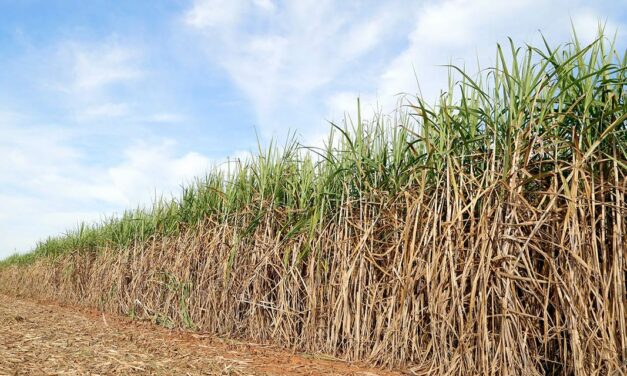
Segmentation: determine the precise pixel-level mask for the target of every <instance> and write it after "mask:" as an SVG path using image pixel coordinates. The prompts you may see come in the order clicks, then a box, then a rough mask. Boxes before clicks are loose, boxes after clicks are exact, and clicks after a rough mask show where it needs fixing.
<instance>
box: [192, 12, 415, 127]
mask: <svg viewBox="0 0 627 376" xmlns="http://www.w3.org/2000/svg"><path fill="white" fill-rule="evenodd" d="M233 3H237V5H234V4H233ZM229 4H230V5H229V6H228V7H221V4H220V2H218V1H196V2H195V3H194V5H193V6H192V7H191V8H190V9H189V10H188V11H187V12H186V13H185V14H184V17H183V21H184V23H185V24H186V25H187V26H188V27H189V28H191V29H192V30H195V31H197V32H199V33H200V34H201V35H202V39H201V43H203V45H204V47H205V51H206V54H207V57H208V58H209V59H210V60H211V61H212V62H213V63H215V64H217V65H218V66H220V67H222V68H223V69H224V70H225V71H226V72H227V73H228V74H229V76H230V77H231V79H232V80H233V82H234V83H235V84H236V85H237V86H238V87H239V88H240V89H241V90H242V91H243V92H244V93H245V94H246V95H247V96H248V97H249V98H250V100H251V103H252V105H253V107H254V109H255V111H256V114H257V116H258V118H259V121H260V128H261V131H262V134H263V135H264V136H269V135H272V134H275V135H277V134H276V133H275V131H278V130H280V131H281V132H280V133H279V134H278V136H282V133H284V131H285V127H296V126H297V124H296V123H292V124H289V125H287V124H281V123H284V122H289V121H290V118H292V115H296V117H294V118H292V120H296V121H298V122H299V121H301V120H302V119H301V118H300V117H299V116H306V115H307V114H308V113H312V114H313V113H315V114H317V115H320V112H319V111H317V110H315V108H317V107H318V106H319V105H320V103H316V102H322V103H324V101H325V99H324V98H323V96H324V94H323V93H322V92H324V91H326V90H328V87H329V86H330V85H332V84H333V83H336V84H337V82H338V81H342V80H344V79H347V80H360V79H361V80H363V81H366V80H369V79H370V78H369V77H360V76H359V73H360V72H363V68H364V66H368V67H370V66H371V65H372V63H369V62H368V61H365V60H363V59H364V58H365V57H366V56H367V55H368V54H370V53H375V52H376V49H377V48H379V47H385V46H381V44H382V43H384V42H385V40H386V38H387V37H389V36H390V35H391V34H393V33H395V32H397V31H398V30H399V29H400V30H402V27H400V28H399V27H398V26H399V25H398V24H399V20H402V19H404V18H406V17H408V16H409V15H410V14H411V12H412V9H413V8H415V6H407V5H404V6H403V5H402V3H401V2H391V3H386V4H383V3H381V4H379V3H375V2H373V3H371V4H370V5H361V4H358V3H355V2H345V3H344V2H343V3H338V2H332V1H298V2H283V3H281V4H280V5H275V4H274V3H270V2H263V4H262V6H259V5H260V2H259V1H256V2H255V1H251V2H245V1H243V2H229ZM395 7H396V8H395ZM401 7H402V8H403V12H399V11H396V10H395V9H401ZM379 63H380V62H379ZM375 64H376V63H375ZM315 123H322V124H324V120H323V119H322V118H319V119H315ZM311 124H312V121H311V119H310V120H309V121H308V122H307V124H306V125H311ZM299 129H300V130H301V132H305V133H308V132H309V130H310V129H308V127H300V128H299Z"/></svg>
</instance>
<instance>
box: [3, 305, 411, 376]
mask: <svg viewBox="0 0 627 376" xmlns="http://www.w3.org/2000/svg"><path fill="white" fill-rule="evenodd" d="M131 374H133V375H135V374H140V375H144V374H146V375H361V376H374V375H381V376H384V375H385V376H387V375H398V374H399V373H396V372H391V371H383V370H378V369H369V368H365V367H361V366H359V365H355V364H349V363H346V362H341V361H337V360H332V359H324V357H323V356H320V355H311V354H293V353H290V352H288V351H286V350H282V349H278V348H276V347H273V346H267V345H260V344H251V343H245V342H238V341H232V340H225V339H220V338H216V337H213V336H210V335H202V334H193V333H186V332H180V331H175V330H168V329H165V328H162V327H158V326H155V325H152V324H151V323H146V322H137V321H132V320H130V319H129V318H125V317H119V316H113V315H106V314H102V313H99V312H97V311H89V310H86V309H82V308H77V307H70V306H61V305H58V304H55V303H52V302H35V301H31V300H26V299H21V298H15V297H10V296H7V295H2V294H0V375H131Z"/></svg>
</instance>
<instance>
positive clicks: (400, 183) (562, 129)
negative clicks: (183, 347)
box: [0, 34, 627, 375]
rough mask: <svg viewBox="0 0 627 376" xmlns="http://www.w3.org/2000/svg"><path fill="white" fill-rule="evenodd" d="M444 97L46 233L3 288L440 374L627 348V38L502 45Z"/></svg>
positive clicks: (586, 368)
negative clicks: (621, 45)
mask: <svg viewBox="0 0 627 376" xmlns="http://www.w3.org/2000/svg"><path fill="white" fill-rule="evenodd" d="M451 69H452V71H454V72H455V77H457V78H458V80H457V81H451V82H453V84H451V86H450V87H449V88H448V90H447V91H445V92H442V94H441V95H440V96H439V98H438V100H437V102H436V103H435V105H430V104H429V103H428V102H427V101H425V100H424V99H422V98H419V97H418V98H411V99H408V100H407V102H406V103H405V104H404V105H403V106H402V107H400V108H399V109H398V111H397V112H395V113H394V114H393V115H391V116H382V115H375V116H374V117H373V118H372V119H370V120H368V121H365V120H363V119H362V118H361V111H358V114H359V115H358V118H357V119H355V121H354V122H351V121H350V119H347V120H346V121H345V122H344V124H341V125H339V126H338V125H333V127H332V131H331V132H330V135H329V139H328V140H327V142H326V146H325V147H323V148H320V149H317V148H304V147H302V146H300V145H299V144H298V143H297V141H296V140H295V139H294V138H288V142H287V143H286V144H285V145H284V146H281V147H279V146H277V145H274V144H271V145H270V146H269V147H267V148H265V149H263V148H260V150H259V152H258V154H256V155H255V156H253V157H251V158H250V159H248V160H244V161H237V162H234V163H232V164H230V165H229V167H228V169H219V170H214V171H212V172H210V173H209V174H208V175H207V176H206V177H205V178H203V179H201V180H198V181H197V182H196V183H195V184H193V185H191V186H189V187H186V188H185V189H184V190H183V192H182V195H181V196H180V198H179V199H177V200H174V201H163V200H162V201H158V202H156V203H155V205H154V206H153V207H152V208H150V209H137V210H134V211H129V212H127V213H125V214H124V215H123V216H122V217H120V218H117V219H111V220H109V221H106V222H105V223H101V224H98V225H94V226H87V225H83V226H81V227H80V228H79V229H77V230H75V231H73V232H69V233H68V234H66V235H65V236H62V237H56V238H51V239H48V240H47V241H44V242H42V243H40V244H39V245H38V246H37V247H36V249H35V250H34V251H33V252H32V253H30V254H27V255H22V256H13V257H11V258H9V259H7V260H5V261H4V262H3V263H2V264H1V265H2V267H1V268H0V282H1V283H0V289H4V290H7V291H11V292H19V293H23V294H30V295H34V296H46V297H56V298H58V299H62V300H72V301H78V302H80V303H82V304H87V305H93V306H99V307H100V308H102V309H106V310H110V311H115V312H122V313H126V314H132V315H134V316H141V317H147V318H151V319H153V320H155V321H157V322H160V323H162V324H165V325H170V326H184V327H188V328H200V329H203V330H209V331H212V332H215V333H219V334H222V335H229V336H242V337H245V338H251V339H255V340H262V341H270V342H277V343H281V344H283V345H286V346H293V347H295V348H298V349H304V350H309V351H323V352H326V353H329V354H334V355H338V356H343V357H345V358H347V359H362V360H367V361H370V362H374V363H378V364H383V365H396V366H399V365H402V366H405V367H409V368H410V369H412V370H413V371H415V372H417V373H420V372H425V373H427V372H429V373H436V374H451V373H457V374H460V373H463V374H466V373H473V374H526V375H528V374H537V375H540V374H576V375H588V374H608V373H609V372H612V371H617V370H618V369H620V367H621V366H622V365H624V364H625V362H627V316H626V315H627V311H626V306H627V290H626V283H627V258H626V252H627V240H626V239H625V236H626V235H627V224H626V222H627V221H626V219H625V218H626V216H627V205H626V204H625V194H626V190H627V180H626V179H625V176H626V173H627V111H626V101H625V99H626V93H625V87H626V84H627V76H626V75H627V73H626V71H627V54H626V53H625V51H619V50H617V49H616V48H615V46H614V42H613V41H612V40H609V39H607V38H605V37H604V36H603V35H602V34H601V35H600V37H599V39H598V40H596V41H595V42H593V43H592V44H590V45H586V46H582V45H581V44H580V43H579V41H578V40H577V38H576V36H575V37H573V40H572V41H571V43H569V44H566V45H564V46H560V47H557V48H553V47H551V46H550V45H549V44H548V43H546V42H545V44H544V46H542V47H541V48H536V47H533V46H522V47H517V46H515V45H514V44H513V43H511V44H510V45H508V46H505V47H502V46H498V48H497V54H496V61H495V65H494V67H492V68H490V69H487V70H486V71H484V72H482V73H481V74H479V75H477V76H476V77H471V76H469V75H468V74H466V73H465V72H464V71H463V70H460V69H457V68H455V67H452V68H451Z"/></svg>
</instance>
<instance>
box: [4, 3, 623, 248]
mask: <svg viewBox="0 0 627 376" xmlns="http://www.w3.org/2000/svg"><path fill="white" fill-rule="evenodd" d="M571 20H572V22H573V23H574V24H575V26H576V28H577V30H578V31H579V34H580V36H581V37H582V38H583V39H585V40H590V39H591V38H593V37H594V34H595V31H596V27H597V23H598V21H602V22H606V24H607V29H608V30H611V31H612V32H613V31H615V30H618V31H619V37H618V40H619V41H620V42H619V45H620V46H621V48H623V49H624V48H625V43H624V42H623V41H624V40H625V38H624V36H625V31H626V29H627V25H626V24H627V0H618V1H590V2H584V1H565V0H556V1H540V0H514V1H507V2H506V1H497V0H478V1H464V0H449V1H428V2H427V1H422V2H420V1H416V2H410V1H398V0H396V1H395V0H392V1H386V2H382V1H362V2H352V1H325V0H318V1H309V0H304V1H283V2H282V1H272V0H242V1H237V0H231V1H222V0H205V1H182V0H180V1H139V0H136V1H116V2H112V1H89V2H86V1H78V0H76V1H56V0H45V1H35V0H0V67H1V69H0V136H1V137H0V157H1V158H0V258H2V257H4V256H7V255H9V254H11V253H13V252H15V251H27V250H29V249H30V248H31V247H32V246H33V245H34V244H35V242H36V241H37V240H38V239H42V238H43V237H45V236H47V235H51V234H58V233H61V232H62V231H63V230H64V229H67V228H70V227H73V226H75V225H76V224H77V223H78V222H79V221H81V220H86V221H93V220H97V219H98V218H101V217H102V216H103V215H109V214H112V213H116V212H120V211H121V210H123V209H124V208H128V207H133V206H136V205H138V204H146V203H149V202H150V201H151V198H152V197H154V195H155V194H158V195H160V194H162V193H163V194H169V193H172V192H173V193H176V192H177V191H178V187H179V186H180V184H181V183H183V182H184V181H188V180H189V179H190V178H192V177H193V176H197V175H202V173H203V171H206V169H207V168H209V167H210V166H214V165H216V164H219V163H221V162H222V161H224V160H225V159H226V158H227V157H240V156H244V155H246V153H247V152H249V151H252V150H254V149H255V148H256V147H257V146H256V145H257V135H258V137H259V139H260V141H261V142H262V143H264V144H265V143H267V142H268V141H269V140H270V139H271V138H272V137H279V138H280V137H283V136H285V135H286V134H287V132H288V131H289V130H292V131H295V132H297V134H298V135H299V137H300V138H301V139H302V140H304V142H305V143H317V142H319V140H320V139H321V137H322V136H323V135H325V134H326V132H327V130H328V124H327V120H334V121H338V120H340V119H341V117H342V116H343V114H344V113H345V112H348V113H350V112H351V111H354V108H355V99H356V97H357V96H360V97H361V98H362V101H363V102H364V103H365V106H364V107H365V108H366V111H375V110H376V109H383V110H384V111H386V110H387V109H390V108H392V107H393V106H394V103H395V101H396V99H397V97H396V94H398V93H415V92H416V91H417V89H418V86H417V83H416V80H415V77H417V78H418V82H419V83H420V88H421V91H422V93H423V95H425V96H427V97H434V96H435V95H436V94H437V93H438V92H439V90H440V89H442V88H444V87H445V85H446V69H444V68H442V67H439V66H438V65H441V64H447V63H449V62H453V63H455V64H459V65H464V64H465V65H466V66H467V67H469V70H472V68H473V67H476V61H477V57H479V58H480V59H479V60H480V62H481V64H482V66H488V65H489V64H490V63H491V62H492V60H493V57H494V47H495V44H496V43H497V42H503V41H504V40H505V38H506V37H507V36H511V37H512V38H514V40H515V41H517V42H519V43H524V42H532V43H533V42H537V41H538V38H539V33H538V30H542V32H543V33H544V34H545V35H546V36H547V37H548V38H549V39H550V40H552V41H554V42H556V43H558V42H565V41H567V40H568V38H569V34H570V23H571Z"/></svg>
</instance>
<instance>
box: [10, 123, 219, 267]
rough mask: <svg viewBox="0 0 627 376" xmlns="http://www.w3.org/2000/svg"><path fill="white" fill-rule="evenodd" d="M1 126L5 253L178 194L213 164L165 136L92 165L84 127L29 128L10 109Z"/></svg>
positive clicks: (123, 147) (112, 144)
mask: <svg viewBox="0 0 627 376" xmlns="http://www.w3.org/2000/svg"><path fill="white" fill-rule="evenodd" d="M0 132H1V133H2V135H3V137H2V138H1V139H0V155H2V156H3V158H2V159H0V258H2V257H3V256H7V255H8V254H9V253H11V252H13V251H14V250H16V249H17V250H18V251H26V250H28V249H30V247H32V246H33V245H34V242H35V239H41V238H43V237H44V236H47V235H50V234H55V233H59V232H61V231H62V230H63V229H67V228H71V227H73V226H74V225H76V224H77V223H78V222H80V221H91V220H96V219H98V218H101V217H102V215H104V214H111V213H113V212H121V211H122V210H124V209H126V208H129V207H134V206H137V205H140V204H142V205H144V204H150V200H151V199H152V198H153V197H154V195H155V194H158V195H162V194H163V195H165V196H166V197H167V196H170V195H171V194H172V195H177V194H178V193H179V190H180V186H181V184H182V183H184V182H186V181H188V182H189V181H191V180H192V179H193V178H194V177H196V176H202V175H204V173H205V172H206V171H207V170H208V169H209V167H210V165H211V163H212V161H211V160H210V159H209V158H207V157H206V156H204V155H202V154H200V153H197V152H194V151H182V150H179V149H178V147H177V144H176V142H175V141H173V140H169V139H161V140H159V141H154V142H150V143H149V142H147V141H138V142H135V143H132V144H130V145H128V146H122V145H120V146H118V148H119V150H112V152H113V153H114V154H119V155H121V158H120V160H119V161H118V162H112V161H110V162H107V161H102V160H101V161H99V163H97V164H94V163H93V162H92V161H91V160H90V157H91V155H90V152H89V150H85V149H83V148H81V147H80V146H77V145H75V144H74V141H75V140H76V138H77V137H79V136H80V133H77V132H75V131H68V130H63V129H61V128H59V127H50V126H32V125H29V119H28V118H27V117H25V116H18V115H12V114H9V113H2V114H0ZM108 144H109V145H110V147H115V146H114V145H115V143H108Z"/></svg>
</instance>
